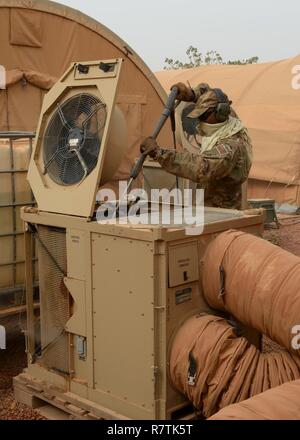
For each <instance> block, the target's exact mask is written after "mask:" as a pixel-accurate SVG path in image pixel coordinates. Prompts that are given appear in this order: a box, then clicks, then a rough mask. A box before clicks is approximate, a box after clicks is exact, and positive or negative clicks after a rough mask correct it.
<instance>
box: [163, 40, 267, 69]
mask: <svg viewBox="0 0 300 440" xmlns="http://www.w3.org/2000/svg"><path fill="white" fill-rule="evenodd" d="M186 55H187V57H188V61H187V62H182V61H179V60H173V59H172V58H166V59H165V66H164V70H169V69H191V68H192V67H199V66H203V65H211V64H231V65H243V64H257V62H258V60H259V58H258V57H251V58H248V59H245V60H233V61H231V60H230V61H227V62H225V61H224V60H223V57H222V56H221V55H220V54H219V53H218V52H216V51H215V50H209V51H207V52H206V53H205V54H203V53H202V52H199V49H198V48H197V47H194V46H189V47H188V49H187V50H186Z"/></svg>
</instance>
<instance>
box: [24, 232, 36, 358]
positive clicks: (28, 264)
mask: <svg viewBox="0 0 300 440" xmlns="http://www.w3.org/2000/svg"><path fill="white" fill-rule="evenodd" d="M24 243H25V283H26V305H27V351H28V355H29V356H30V355H31V354H33V353H34V351H35V334H34V302H33V295H34V278H33V262H32V259H33V237H32V233H31V232H29V231H28V230H27V231H25V233H24Z"/></svg>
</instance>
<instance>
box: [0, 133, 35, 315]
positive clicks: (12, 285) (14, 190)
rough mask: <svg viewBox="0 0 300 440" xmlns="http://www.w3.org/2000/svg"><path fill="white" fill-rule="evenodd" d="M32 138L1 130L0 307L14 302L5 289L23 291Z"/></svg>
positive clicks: (29, 200) (29, 201)
mask: <svg viewBox="0 0 300 440" xmlns="http://www.w3.org/2000/svg"><path fill="white" fill-rule="evenodd" d="M5 136H6V137H5ZM32 138H33V134H32V133H26V134H25V133H24V134H23V135H22V134H20V133H18V134H17V133H15V134H13V133H7V134H4V133H0V307H3V306H4V305H17V304H14V303H13V301H14V300H13V296H12V299H10V300H8V303H5V302H4V299H3V298H4V297H5V296H6V295H5V294H6V293H7V294H9V293H14V292H18V291H22V290H23V286H24V278H25V277H24V241H23V226H22V222H21V218H20V208H21V207H22V206H24V205H32V204H33V196H32V192H31V190H30V187H29V184H28V182H27V180H26V175H27V170H28V165H29V160H30V155H31V149H32ZM6 301H7V300H6Z"/></svg>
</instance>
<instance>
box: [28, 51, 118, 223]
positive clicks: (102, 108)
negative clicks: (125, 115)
mask: <svg viewBox="0 0 300 440" xmlns="http://www.w3.org/2000/svg"><path fill="white" fill-rule="evenodd" d="M122 61H123V60H122V59H114V60H105V61H96V62H84V63H74V64H72V65H71V66H70V68H69V69H68V70H67V72H66V73H65V74H64V75H63V77H62V78H61V79H60V80H59V81H58V83H57V84H56V85H55V86H54V87H53V88H52V89H51V90H50V92H49V93H48V94H47V95H46V96H45V99H44V103H43V107H42V111H41V116H40V121H39V125H38V129H37V136H36V142H35V146H34V151H33V155H32V158H31V162H30V167H29V173H28V179H29V182H30V185H31V188H32V190H33V193H34V196H35V198H36V201H37V204H38V208H39V210H40V211H47V212H53V213H58V214H66V215H74V216H79V217H86V218H89V217H91V216H92V215H93V212H94V208H95V200H96V194H97V191H98V188H99V186H100V185H101V184H103V183H105V181H107V180H109V178H111V177H112V174H113V172H114V171H115V169H114V167H111V168H112V169H111V175H109V176H108V175H107V174H109V173H107V168H108V169H110V167H109V166H108V167H106V166H105V167H104V162H105V161H106V162H107V161H108V162H109V147H110V142H109V140H110V133H111V131H112V125H113V123H114V124H115V123H116V111H115V110H116V108H115V99H116V94H117V88H118V83H119V78H120V73H121V66H122ZM118 118H119V119H120V118H121V116H120V115H119V113H118V112H117V119H118ZM123 126H124V124H122V120H121V127H123ZM125 136H126V129H125V130H124V137H125ZM124 145H126V142H125V139H124ZM116 154H120V151H118V153H116V152H115V151H114V155H116ZM110 156H112V155H110ZM111 159H112V162H115V159H114V158H113V157H111ZM104 168H105V170H104Z"/></svg>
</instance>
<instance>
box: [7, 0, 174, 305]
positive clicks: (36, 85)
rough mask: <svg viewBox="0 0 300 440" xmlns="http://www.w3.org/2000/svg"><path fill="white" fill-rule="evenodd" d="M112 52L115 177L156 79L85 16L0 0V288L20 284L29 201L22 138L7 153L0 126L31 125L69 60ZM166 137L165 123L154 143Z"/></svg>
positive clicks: (139, 133) (131, 156) (38, 3)
mask: <svg viewBox="0 0 300 440" xmlns="http://www.w3.org/2000/svg"><path fill="white" fill-rule="evenodd" d="M113 58H123V59H124V63H123V66H122V77H121V84H120V87H119V92H118V96H117V104H118V106H119V108H121V110H122V111H123V113H124V116H125V118H126V122H127V127H128V133H129V136H128V140H127V148H126V153H125V155H124V158H123V161H122V163H121V165H120V168H119V170H118V171H117V173H116V175H115V176H114V179H113V180H114V181H117V180H118V179H125V178H128V176H129V172H130V169H131V167H132V165H133V163H134V160H135V158H136V157H138V156H139V146H140V141H141V139H142V138H143V137H145V136H148V135H150V134H151V133H152V131H153V128H154V126H155V124H156V122H157V120H158V118H159V116H160V114H161V111H162V108H163V103H164V101H165V99H166V93H165V91H164V89H163V88H162V86H161V85H160V83H159V81H158V80H157V79H156V77H155V76H154V74H153V73H152V72H151V70H150V69H149V68H148V67H147V66H146V65H145V63H144V62H143V61H142V60H141V59H140V58H139V57H138V55H137V54H136V53H135V52H134V51H133V50H132V49H131V48H130V47H129V46H128V45H127V44H126V43H125V42H124V41H122V40H121V39H120V38H119V37H117V36H116V35H115V34H114V33H112V32H111V31H110V30H109V29H107V28H106V27H105V26H103V25H102V24H100V23H98V22H97V21H95V20H93V19H92V18H90V17H88V16H86V15H84V14H82V13H80V12H78V11H75V10H74V9H70V8H68V7H66V6H62V5H59V4H58V3H53V2H51V1H46V0H0V66H4V68H5V69H6V71H7V75H6V89H4V90H0V208H1V209H0V219H2V223H1V222H0V249H1V250H3V249H4V251H3V252H2V253H1V255H0V294H1V291H2V290H3V289H4V290H5V291H7V290H8V289H10V290H11V289H12V290H13V291H14V290H15V289H17V288H18V287H19V286H20V285H21V284H22V280H23V273H24V270H23V261H24V255H23V253H24V252H23V244H22V239H21V233H22V225H21V222H20V221H19V207H20V206H21V205H22V204H23V205H24V204H29V203H30V202H32V199H31V193H30V190H29V186H28V185H27V183H26V180H25V175H26V174H25V171H26V168H27V166H28V161H29V151H30V148H29V145H28V144H29V140H28V141H27V143H26V142H25V143H24V141H21V142H14V147H13V150H14V153H11V150H12V149H10V147H9V145H10V143H9V142H8V140H7V139H5V136H6V133H5V134H4V133H3V132H15V131H26V132H28V131H35V130H36V126H37V122H38V119H39V115H40V109H41V104H42V100H43V96H44V94H45V93H46V92H47V91H48V90H49V89H50V88H51V87H52V85H53V84H54V83H55V81H56V80H57V79H58V78H59V77H60V76H61V75H62V74H63V73H64V72H65V70H66V69H67V68H68V67H69V65H70V63H71V62H78V61H94V60H99V59H101V60H107V59H113ZM6 137H7V136H6ZM171 139H172V137H171V130H170V124H168V125H166V126H165V128H164V130H163V131H162V132H161V134H160V142H161V143H164V144H171ZM20 164H22V169H18V170H16V168H20V167H21V165H20ZM19 176H21V177H20V178H19ZM111 183H112V184H113V182H111ZM0 307H1V301H0Z"/></svg>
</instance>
